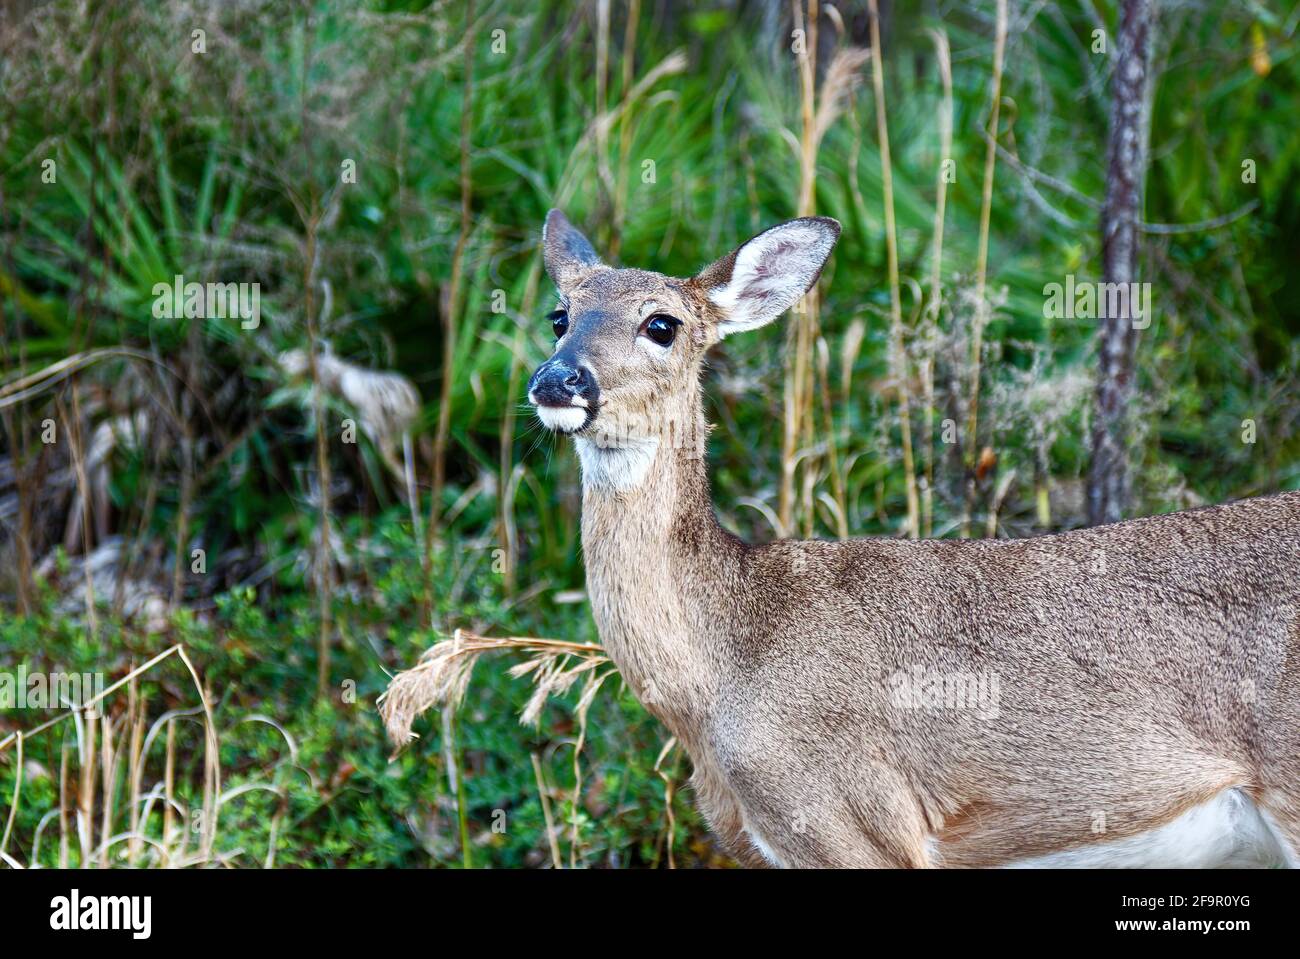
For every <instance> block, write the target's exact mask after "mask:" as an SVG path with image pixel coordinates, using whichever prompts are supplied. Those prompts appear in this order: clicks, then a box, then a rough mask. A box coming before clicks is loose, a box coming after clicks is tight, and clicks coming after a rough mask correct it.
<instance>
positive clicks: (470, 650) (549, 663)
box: [379, 629, 617, 868]
mask: <svg viewBox="0 0 1300 959" xmlns="http://www.w3.org/2000/svg"><path fill="white" fill-rule="evenodd" d="M506 649H508V650H511V651H514V652H525V653H531V654H532V658H530V659H528V660H526V661H525V662H522V663H519V664H517V665H515V666H512V667H511V668H510V670H509V673H510V675H511V676H512V677H515V678H518V677H520V676H529V677H530V679H531V680H532V683H533V693H532V695H531V696H530V697H529V699H528V702H527V703H526V704H525V706H524V709H523V712H522V713H521V714H520V722H521V723H523V724H525V725H534V724H536V723H537V722H539V721H540V719H541V714H542V707H543V706H545V705H546V702H547V700H548V699H550V698H551V697H552V696H562V695H564V694H565V693H567V692H568V691H569V690H570V689H572V688H573V686H574V684H575V683H576V682H577V681H578V680H580V679H581V680H583V686H582V693H581V695H580V696H579V697H578V703H577V706H576V707H575V713H576V715H577V718H578V729H579V732H578V739H577V741H576V742H575V743H574V750H573V777H574V784H573V794H572V799H571V802H570V809H571V813H570V820H569V822H570V833H569V865H570V867H571V868H574V867H576V866H577V864H578V844H579V837H578V824H579V819H578V809H579V808H580V801H581V799H582V767H581V763H580V757H581V755H582V747H583V745H584V743H585V741H586V735H587V713H588V711H589V710H590V708H591V704H592V703H593V702H594V701H595V698H596V694H597V693H598V692H599V691H600V687H601V686H602V685H603V684H604V682H605V680H606V679H608V678H609V677H610V676H612V675H613V674H614V673H615V672H617V670H616V669H614V667H613V666H612V665H610V666H609V668H608V669H606V670H605V671H604V672H601V667H602V666H606V665H609V662H610V661H609V657H607V656H605V654H604V651H603V650H602V649H601V647H600V646H597V645H596V644H594V643H573V642H568V641H566V640H558V639H537V638H534V637H531V636H506V637H493V636H480V635H478V634H476V633H470V632H466V631H465V630H463V629H458V630H456V631H455V632H454V633H453V634H452V638H451V639H449V640H446V641H444V642H441V643H437V644H435V645H434V646H432V647H431V648H430V649H428V650H427V651H426V652H425V654H424V655H423V656H422V657H421V659H420V662H419V663H418V664H417V665H416V666H414V667H412V668H411V669H408V670H406V671H404V672H401V673H398V674H397V675H396V676H394V677H393V680H392V682H390V683H389V684H388V689H387V690H385V691H384V694H383V695H382V696H380V698H379V711H380V715H381V716H382V717H383V720H384V726H385V728H386V729H387V731H388V737H389V739H391V740H392V742H393V744H394V745H395V746H397V747H398V749H399V750H400V749H401V747H403V746H405V745H406V744H407V743H409V742H410V741H411V740H412V739H414V738H415V733H413V732H412V728H411V727H412V726H413V725H414V723H415V719H416V717H417V716H419V715H420V714H421V713H423V712H425V711H426V710H429V709H432V708H433V707H434V706H441V707H442V716H443V719H444V723H443V745H444V746H446V745H447V741H448V737H449V735H450V732H449V730H450V726H449V721H450V718H451V717H452V716H453V715H454V713H455V710H456V709H457V708H458V707H459V706H460V704H461V702H462V701H463V700H464V698H465V692H466V690H467V689H468V688H469V679H470V674H471V673H472V672H473V669H474V664H475V663H476V662H477V661H478V658H479V657H480V656H482V655H483V654H484V653H488V652H494V651H497V650H506ZM575 659H576V660H577V662H576V663H575V662H574V660H575ZM449 768H450V766H449ZM539 784H540V778H539ZM539 788H541V787H540V785H539ZM453 791H454V792H455V793H456V794H457V795H459V794H460V784H459V782H458V783H457V784H456V786H455V787H453ZM547 828H548V835H550V836H551V838H552V856H553V858H554V859H555V860H556V861H557V863H558V855H559V849H558V846H556V845H555V844H554V836H553V833H551V832H550V830H551V828H552V826H551V824H550V822H549V817H548V826H547ZM463 831H464V830H463V829H462V832H463ZM464 851H465V856H466V857H468V855H469V848H468V843H467V842H465V844H464Z"/></svg>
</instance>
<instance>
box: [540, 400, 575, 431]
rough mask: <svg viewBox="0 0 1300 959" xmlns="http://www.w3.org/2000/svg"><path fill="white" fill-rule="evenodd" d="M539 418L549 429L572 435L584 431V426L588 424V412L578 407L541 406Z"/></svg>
mask: <svg viewBox="0 0 1300 959" xmlns="http://www.w3.org/2000/svg"><path fill="white" fill-rule="evenodd" d="M537 418H538V419H539V420H541V421H542V425H543V426H545V427H547V428H548V429H552V430H558V431H559V432H561V433H572V432H573V431H574V430H579V429H582V424H583V423H585V422H587V411H586V410H585V409H581V408H579V407H577V406H539V407H537Z"/></svg>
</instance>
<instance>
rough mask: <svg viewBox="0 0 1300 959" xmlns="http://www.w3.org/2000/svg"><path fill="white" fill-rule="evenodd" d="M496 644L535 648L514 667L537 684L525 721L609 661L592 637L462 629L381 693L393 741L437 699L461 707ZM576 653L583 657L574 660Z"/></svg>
mask: <svg viewBox="0 0 1300 959" xmlns="http://www.w3.org/2000/svg"><path fill="white" fill-rule="evenodd" d="M497 650H511V651H513V652H525V653H532V654H533V658H532V659H529V660H528V661H527V662H524V663H520V664H519V665H517V666H514V667H512V668H511V670H510V674H511V675H512V676H515V677H518V676H524V675H527V674H529V673H531V674H532V681H533V684H534V686H535V687H536V690H535V691H534V693H533V696H532V697H531V698H530V699H529V701H528V703H527V705H526V706H525V708H524V711H523V713H522V714H521V716H520V722H521V723H524V724H525V725H528V724H533V723H536V722H537V720H538V719H539V718H540V715H541V709H542V706H543V705H544V704H545V702H546V700H547V699H548V698H549V697H551V696H555V695H563V694H564V693H565V692H567V691H568V690H569V688H570V687H571V686H572V685H573V683H574V682H575V681H576V680H577V679H579V678H581V677H583V676H586V677H587V683H588V685H590V684H591V683H593V682H595V681H598V680H603V679H604V677H603V676H598V675H597V670H598V669H599V667H600V666H603V665H605V664H607V663H609V658H608V657H607V656H605V654H604V650H603V649H602V648H601V647H600V646H597V645H596V644H594V643H572V642H568V641H567V640H560V639H537V638H534V637H531V636H502V637H497V636H480V635H478V634H477V633H470V632H467V631H465V630H463V629H458V630H456V631H455V632H454V633H453V634H452V638H451V639H449V640H445V641H443V642H441V643H436V644H435V645H433V646H432V647H430V648H429V649H428V650H427V651H426V652H425V653H424V655H423V656H422V657H421V658H420V662H419V663H418V664H416V665H415V666H413V667H412V668H410V669H408V670H405V671H403V672H400V673H398V674H397V675H396V676H394V677H393V680H392V682H390V683H389V684H388V689H387V690H385V692H384V694H383V695H382V696H380V698H379V712H380V715H381V716H382V717H383V719H384V727H385V729H386V730H387V731H388V738H389V739H390V740H392V742H393V744H394V745H395V746H397V747H399V748H400V747H402V746H405V745H406V744H407V743H409V742H410V741H411V740H412V739H414V738H416V737H415V734H414V733H413V732H412V731H411V727H412V726H413V725H414V724H415V719H416V717H417V716H419V715H420V714H421V713H423V712H425V711H426V710H429V709H432V708H433V707H434V706H438V705H444V706H445V705H450V706H451V707H452V708H453V709H454V708H456V707H458V706H459V705H460V703H461V702H462V701H463V700H464V698H465V691H466V689H467V688H468V687H469V679H470V674H471V673H472V672H473V669H474V664H475V663H476V662H478V658H479V657H480V656H482V655H483V654H484V653H489V652H495V651H497ZM573 658H577V659H578V660H579V662H578V663H577V664H572V665H571V661H572V659H573ZM606 675H607V674H606ZM591 696H594V693H591ZM589 705H590V697H589V696H588V687H584V693H583V701H582V702H581V703H580V704H579V708H580V710H582V711H584V712H585V709H586V707H587V706H589Z"/></svg>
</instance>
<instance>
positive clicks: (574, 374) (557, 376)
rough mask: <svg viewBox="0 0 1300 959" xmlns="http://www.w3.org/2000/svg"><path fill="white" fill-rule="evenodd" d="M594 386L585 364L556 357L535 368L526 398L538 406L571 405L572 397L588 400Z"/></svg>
mask: <svg viewBox="0 0 1300 959" xmlns="http://www.w3.org/2000/svg"><path fill="white" fill-rule="evenodd" d="M594 386H595V382H594V380H593V378H592V375H591V371H590V370H589V369H587V367H586V366H584V365H582V364H581V363H579V364H577V365H570V364H569V363H568V362H566V361H565V360H562V359H560V358H558V357H556V358H553V359H550V360H547V361H546V362H545V363H543V364H542V365H541V366H539V367H538V368H537V372H536V373H534V374H533V378H532V379H531V380H530V381H529V383H528V398H529V399H530V400H532V401H533V402H534V403H536V404H538V405H539V406H572V405H574V403H573V400H574V397H581V398H582V399H584V400H589V399H590V398H591V394H592V391H593V388H594Z"/></svg>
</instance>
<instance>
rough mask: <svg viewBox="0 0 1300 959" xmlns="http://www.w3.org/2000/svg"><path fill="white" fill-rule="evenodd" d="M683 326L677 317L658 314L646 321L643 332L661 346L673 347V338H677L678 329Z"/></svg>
mask: <svg viewBox="0 0 1300 959" xmlns="http://www.w3.org/2000/svg"><path fill="white" fill-rule="evenodd" d="M681 325H682V321H681V320H679V319H676V318H675V317H671V316H667V315H665V314H663V313H656V314H655V315H654V316H652V317H650V319H648V320H646V321H645V326H644V327H643V331H644V333H645V335H646V336H648V337H650V339H652V340H654V341H655V342H656V343H658V344H659V345H660V346H672V345H673V338H674V337H676V336H677V327H679V326H681Z"/></svg>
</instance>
